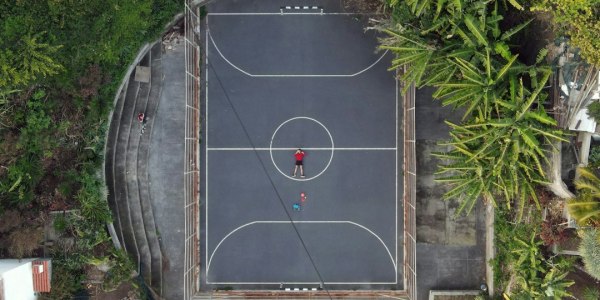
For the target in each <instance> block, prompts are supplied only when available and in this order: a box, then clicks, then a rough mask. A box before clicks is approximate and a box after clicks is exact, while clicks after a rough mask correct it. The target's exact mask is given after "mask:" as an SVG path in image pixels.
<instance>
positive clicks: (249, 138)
mask: <svg viewBox="0 0 600 300" xmlns="http://www.w3.org/2000/svg"><path fill="white" fill-rule="evenodd" d="M205 55H207V54H205ZM207 62H208V65H209V66H210V69H211V70H212V71H213V73H214V74H215V78H216V79H217V82H218V83H219V86H220V87H221V90H222V91H223V94H224V95H225V98H226V99H227V102H228V104H229V106H230V107H231V109H232V111H233V113H234V114H235V117H236V119H237V120H238V122H239V123H240V126H241V127H242V130H243V131H244V135H245V136H246V138H247V139H248V142H249V143H250V146H251V147H252V148H253V149H255V150H253V151H252V152H253V153H254V155H256V158H257V159H258V161H259V162H260V166H261V167H262V169H263V172H264V173H265V176H267V179H268V180H269V183H270V184H271V187H272V188H273V191H274V192H275V195H277V199H278V200H279V203H280V204H281V207H282V208H283V211H285V214H286V215H287V217H288V219H289V220H290V224H292V227H293V228H294V231H295V232H296V235H297V236H298V240H300V243H301V244H302V247H303V248H304V251H305V252H306V255H307V256H308V258H309V260H310V263H311V264H312V266H313V268H314V269H315V272H316V273H317V276H318V277H319V281H320V282H321V286H322V287H323V289H324V290H325V291H326V292H327V296H328V297H329V299H332V298H331V295H330V294H329V290H328V289H327V287H326V286H325V281H324V280H323V277H322V276H321V272H319V268H317V265H316V263H315V261H314V260H313V257H312V255H310V251H308V247H306V244H305V243H304V239H303V238H302V235H301V234H300V231H298V227H297V226H296V224H295V223H294V220H293V219H292V216H291V215H290V212H289V211H288V210H287V208H286V206H285V203H284V202H283V198H282V197H281V194H279V190H278V189H277V187H276V186H275V182H274V181H273V178H271V175H269V172H268V170H267V167H266V166H265V163H264V161H263V160H262V159H261V158H260V155H259V154H258V153H259V151H258V150H256V146H255V145H254V142H253V141H252V138H251V137H250V134H249V133H248V129H247V128H246V125H244V122H243V121H242V119H241V117H240V115H239V113H238V111H237V109H236V108H235V105H233V102H232V101H231V98H229V94H228V93H227V90H225V87H224V86H223V82H222V81H221V78H220V77H219V75H218V74H217V70H216V69H215V68H214V67H213V65H212V63H211V61H210V60H209V59H208V58H207ZM206 76H208V74H206ZM207 113H208V112H207ZM206 134H208V132H207V133H206Z"/></svg>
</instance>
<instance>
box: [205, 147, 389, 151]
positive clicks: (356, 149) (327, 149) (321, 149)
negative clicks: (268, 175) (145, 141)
mask: <svg viewBox="0 0 600 300" xmlns="http://www.w3.org/2000/svg"><path fill="white" fill-rule="evenodd" d="M296 149H298V148H297V147H296V148H270V150H274V151H294V150H296ZM301 149H302V150H315V151H331V147H322V148H319V147H316V148H301ZM206 150H208V151H269V148H258V147H257V148H252V147H248V148H206ZM333 150H334V151H338V150H341V151H396V148H338V147H335V148H333Z"/></svg>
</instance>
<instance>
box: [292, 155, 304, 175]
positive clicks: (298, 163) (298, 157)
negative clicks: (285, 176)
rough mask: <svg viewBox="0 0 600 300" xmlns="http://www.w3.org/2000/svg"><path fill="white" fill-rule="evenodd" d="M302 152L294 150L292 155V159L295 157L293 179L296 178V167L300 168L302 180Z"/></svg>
mask: <svg viewBox="0 0 600 300" xmlns="http://www.w3.org/2000/svg"><path fill="white" fill-rule="evenodd" d="M304 155H305V154H304V151H302V149H298V150H296V153H294V157H296V166H295V167H294V173H293V174H292V176H293V177H296V172H297V171H298V167H300V177H301V178H304V169H303V159H304Z"/></svg>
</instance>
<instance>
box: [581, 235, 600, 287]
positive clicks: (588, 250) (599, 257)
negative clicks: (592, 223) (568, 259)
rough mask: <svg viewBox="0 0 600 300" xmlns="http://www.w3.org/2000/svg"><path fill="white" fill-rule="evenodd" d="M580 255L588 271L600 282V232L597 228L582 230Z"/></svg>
mask: <svg viewBox="0 0 600 300" xmlns="http://www.w3.org/2000/svg"><path fill="white" fill-rule="evenodd" d="M580 235H581V244H580V245H579V253H580V254H581V257H582V258H583V264H584V265H585V269H586V271H587V272H588V273H589V274H590V275H592V277H594V278H596V279H598V280H600V232H599V231H598V229H595V228H588V229H584V230H582V232H581V233H580Z"/></svg>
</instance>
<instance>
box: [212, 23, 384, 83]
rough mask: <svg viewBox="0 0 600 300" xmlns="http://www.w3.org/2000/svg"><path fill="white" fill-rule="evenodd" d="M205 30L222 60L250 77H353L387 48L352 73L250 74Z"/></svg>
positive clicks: (364, 70)
mask: <svg viewBox="0 0 600 300" xmlns="http://www.w3.org/2000/svg"><path fill="white" fill-rule="evenodd" d="M207 27H208V25H207ZM207 32H208V36H209V38H210V41H211V43H212V44H213V46H214V47H215V50H217V53H219V55H220V56H221V58H223V60H225V61H226V62H227V63H228V64H229V65H230V66H232V67H233V68H234V69H236V70H238V71H240V72H241V73H243V74H244V75H247V76H250V77H354V76H357V75H360V74H362V73H364V72H366V71H368V70H369V69H371V68H372V67H373V66H375V65H376V64H377V63H378V62H380V61H381V60H382V59H383V57H384V56H385V55H386V54H387V53H388V50H385V52H383V54H382V55H381V56H380V57H379V58H378V59H377V60H376V61H375V62H374V63H372V64H371V65H370V66H368V67H366V68H364V69H362V70H360V71H358V72H356V73H354V74H252V73H250V72H248V71H245V70H243V69H242V68H240V67H238V66H236V65H235V64H233V63H232V62H231V61H229V60H228V59H227V58H226V57H225V55H223V53H221V50H219V47H218V46H217V43H216V42H215V40H214V39H213V37H212V34H210V30H207Z"/></svg>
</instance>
